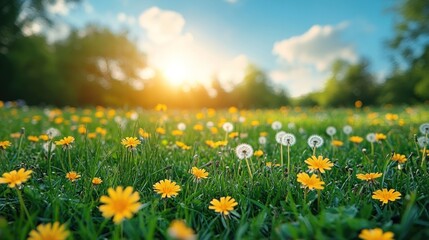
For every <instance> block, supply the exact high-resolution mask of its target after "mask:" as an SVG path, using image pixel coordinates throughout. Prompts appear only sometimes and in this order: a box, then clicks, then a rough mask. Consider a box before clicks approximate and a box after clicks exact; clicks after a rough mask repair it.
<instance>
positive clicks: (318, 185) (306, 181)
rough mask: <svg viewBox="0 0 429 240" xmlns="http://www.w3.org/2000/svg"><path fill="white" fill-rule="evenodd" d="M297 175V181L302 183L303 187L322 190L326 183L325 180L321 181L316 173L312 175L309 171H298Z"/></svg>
mask: <svg viewBox="0 0 429 240" xmlns="http://www.w3.org/2000/svg"><path fill="white" fill-rule="evenodd" d="M297 177H298V178H297V181H298V182H299V183H301V184H302V187H303V188H308V189H310V190H313V189H318V190H322V189H323V188H324V187H323V186H322V185H324V184H325V182H323V181H321V180H320V179H319V178H318V177H317V176H316V175H314V174H313V175H311V177H310V176H309V175H308V174H307V173H298V175H297Z"/></svg>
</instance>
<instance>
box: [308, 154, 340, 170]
mask: <svg viewBox="0 0 429 240" xmlns="http://www.w3.org/2000/svg"><path fill="white" fill-rule="evenodd" d="M305 163H307V164H308V168H309V169H310V172H314V171H319V172H321V173H325V170H331V167H332V166H334V164H333V163H331V162H330V161H329V158H323V157H322V156H319V157H317V158H316V156H311V157H310V158H308V159H307V160H305Z"/></svg>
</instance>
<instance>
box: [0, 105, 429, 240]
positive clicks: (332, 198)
mask: <svg viewBox="0 0 429 240" xmlns="http://www.w3.org/2000/svg"><path fill="white" fill-rule="evenodd" d="M49 111H51V113H53V111H52V109H41V108H5V107H3V108H0V141H3V140H9V141H11V142H12V146H11V147H9V148H7V149H6V150H3V151H2V150H0V174H2V173H5V172H10V171H12V170H18V169H19V168H21V167H23V168H25V169H31V170H33V174H32V175H31V178H30V179H29V181H27V182H25V183H24V184H23V187H22V188H21V189H20V192H21V193H22V196H23V200H24V204H25V206H26V208H27V209H28V211H29V215H30V216H27V215H26V214H25V213H24V212H22V208H21V207H20V202H19V199H18V195H17V190H16V189H11V188H8V187H7V185H6V184H1V185H0V239H26V238H27V237H28V233H29V232H30V231H31V230H32V229H35V227H36V226H37V225H39V224H40V223H48V222H54V221H59V222H60V223H65V224H66V226H67V228H68V229H69V230H70V232H71V236H70V237H69V238H70V239H104V238H113V239H115V238H116V239H118V238H120V236H121V235H122V236H123V237H124V238H127V239H152V238H156V239H165V238H169V236H168V233H167V229H168V227H169V224H170V223H171V221H172V220H174V219H183V220H185V221H186V224H187V225H188V226H189V227H192V228H193V229H194V231H195V232H196V234H198V239H219V238H220V239H233V238H235V239H264V238H273V239H357V238H358V235H359V233H360V231H361V230H362V229H372V228H376V227H378V228H382V229H383V230H384V231H391V232H393V233H394V234H395V239H427V238H429V230H428V227H429V213H428V210H427V209H429V197H428V194H429V180H428V179H429V178H428V177H429V175H428V170H427V164H424V165H423V167H422V166H421V161H422V153H421V152H420V150H421V148H420V147H419V146H417V145H416V142H415V137H416V136H417V137H418V136H422V134H421V133H420V132H419V126H420V125H421V124H422V123H425V122H429V110H428V108H427V106H416V107H410V108H405V107H389V108H380V109H370V108H365V109H338V110H329V111H328V110H321V109H281V110H253V111H239V112H238V113H229V112H228V111H217V112H216V114H215V115H214V116H209V115H208V114H207V110H201V111H179V110H167V111H166V112H155V111H148V110H131V111H134V112H136V113H137V114H138V118H137V119H135V120H132V119H130V117H129V116H130V114H129V113H130V112H129V111H128V114H127V110H124V109H122V110H121V109H116V112H115V114H114V115H111V116H108V109H98V110H96V109H95V108H94V109H73V108H66V109H62V110H61V111H58V112H57V115H55V116H54V115H51V116H48V115H49V114H48V113H49ZM97 112H98V113H97ZM200 112H201V113H203V115H204V117H203V118H201V119H199V117H197V113H200ZM101 113H103V116H100V114H101ZM387 113H394V114H397V115H398V119H397V120H392V121H389V120H386V118H385V115H386V114H387ZM37 116H38V117H37ZM84 116H87V117H89V118H90V120H91V122H89V123H84V124H83V125H84V126H85V127H86V128H87V130H88V132H95V129H96V127H102V128H105V129H106V130H107V134H106V135H105V136H104V137H102V136H100V135H99V134H98V135H97V137H96V138H95V139H89V138H88V137H87V136H86V135H81V134H79V133H78V131H77V128H78V127H79V125H81V124H82V122H81V121H80V120H79V119H82V117H84ZM240 116H242V117H244V118H245V121H244V122H240V121H239V117H240ZM39 118H40V119H39ZM60 118H61V119H62V120H63V121H62V122H61V123H55V121H58V120H61V119H60ZM77 118H79V119H77ZM119 118H120V119H119ZM254 120H257V121H259V125H258V126H252V125H251V122H252V121H254ZM276 120H277V121H280V122H281V123H282V124H283V127H282V130H284V131H286V132H290V133H293V134H294V135H295V136H296V139H297V142H296V144H295V145H293V146H292V147H291V148H290V156H291V169H286V167H285V166H281V167H271V168H269V167H266V163H267V162H273V163H280V162H281V160H280V145H279V144H277V143H276V141H275V134H276V131H274V130H273V129H272V128H271V125H270V123H271V122H272V121H276ZM121 121H126V124H125V125H124V126H123V127H121V126H120V124H118V122H121ZM208 121H212V122H213V123H214V126H215V127H217V128H218V133H217V134H212V133H211V131H210V129H208V128H207V127H204V129H203V131H196V130H193V126H194V125H195V124H198V123H201V124H203V125H204V126H206V123H207V122H208ZM221 121H229V122H232V123H233V124H234V131H238V132H239V133H240V134H241V138H240V137H238V138H235V139H228V144H227V146H226V147H219V148H215V149H213V148H210V147H209V146H207V145H206V143H205V141H206V140H213V141H220V140H224V138H225V132H224V131H223V130H222V127H221V126H220V125H219V126H218V123H220V122H221ZM179 122H183V123H185V124H186V126H187V129H186V130H185V131H184V135H182V136H173V135H172V134H171V132H172V130H174V129H176V126H177V124H178V123H179ZM289 123H294V124H295V127H294V128H291V129H289V128H288V124H289ZM344 125H350V126H352V127H353V133H352V134H351V135H356V136H361V137H363V138H364V139H365V136H366V135H367V134H368V133H371V132H377V133H384V134H385V135H386V136H387V139H386V140H385V141H382V142H380V143H375V144H374V152H372V151H371V144H370V143H369V142H368V141H366V140H364V141H363V142H362V143H360V144H353V143H351V142H349V141H348V136H347V135H346V134H344V133H343V131H342V128H343V126H344ZM328 126H334V127H335V128H336V129H337V133H336V134H335V135H334V139H337V140H341V141H343V142H344V145H343V146H342V147H339V148H334V147H332V146H331V144H330V142H331V138H330V137H329V136H328V135H327V134H326V133H325V130H326V128H327V127H328ZM51 127H54V128H57V129H58V130H59V131H60V132H61V136H59V137H56V138H54V139H53V141H57V140H59V139H60V138H62V137H65V136H74V137H75V138H76V141H75V142H74V144H73V148H71V149H70V150H69V152H67V151H63V150H62V149H61V147H57V148H56V149H55V150H54V151H53V153H52V154H47V153H46V152H45V151H44V150H43V148H42V144H43V141H40V142H38V143H31V142H30V141H29V140H28V139H27V137H28V136H30V135H36V136H38V135H40V134H42V133H44V132H45V131H46V130H47V129H48V128H51ZM157 127H163V128H164V129H165V130H166V134H165V135H160V134H157V133H156V128H157ZM21 128H24V129H25V135H22V136H21V137H20V138H12V137H11V133H15V132H20V131H21ZM139 128H142V129H144V130H145V131H146V132H149V133H150V134H151V137H150V138H148V139H145V140H142V144H140V145H139V146H138V147H137V149H136V150H135V151H131V152H130V151H128V150H127V149H125V147H124V146H122V145H121V144H120V142H121V139H123V138H125V137H138V136H139V131H138V130H139ZM262 132H266V134H267V136H266V137H267V143H266V144H265V145H261V144H259V142H258V138H259V136H260V134H261V133H262ZM312 134H318V135H320V136H322V137H323V138H324V144H323V146H322V147H320V148H318V149H316V155H323V156H324V157H327V158H329V159H330V160H331V161H332V162H333V163H334V167H333V168H332V170H328V171H327V172H326V173H324V174H322V178H323V181H324V182H325V188H324V189H323V190H321V191H320V196H318V191H310V192H309V193H308V194H307V195H306V196H304V190H303V189H302V188H301V186H300V184H299V183H298V182H297V180H296V175H297V173H299V172H304V171H307V170H308V168H307V165H306V164H305V163H304V161H305V160H306V159H307V158H309V157H311V155H312V153H313V150H312V149H311V148H310V147H309V146H308V145H307V139H308V137H309V136H310V135H312ZM176 141H182V142H184V143H185V144H187V145H189V146H191V149H190V150H182V149H180V148H178V147H177V146H176V144H175V142H176ZM20 142H21V143H20ZM241 143H247V144H250V145H251V146H252V147H253V149H254V150H258V149H260V150H263V151H264V155H263V156H262V157H252V158H251V162H252V163H253V165H252V168H253V178H250V176H249V173H248V171H247V168H246V163H245V161H244V160H242V162H240V161H239V160H238V158H237V156H236V155H235V151H234V149H235V147H236V146H237V145H239V144H241ZM363 148H365V149H367V151H366V154H365V153H363V151H362V149H363ZM283 151H284V162H285V163H286V162H287V151H286V147H284V149H283ZM392 152H395V153H401V154H404V155H406V156H407V157H408V159H407V162H406V163H405V164H404V165H403V169H402V170H399V169H398V167H397V163H396V162H393V161H391V160H390V157H391V154H392ZM68 153H70V160H71V165H72V166H71V167H70V166H69V165H70V164H69V156H68ZM194 166H196V167H200V168H201V167H203V168H204V169H206V170H207V171H208V172H209V178H207V179H203V180H202V181H201V182H199V183H196V182H195V181H194V180H193V178H192V175H191V174H190V173H189V170H190V169H191V168H192V167H194ZM49 169H50V170H49ZM70 170H74V171H76V172H78V173H79V174H80V175H81V178H80V179H79V180H78V181H76V182H70V181H69V180H68V179H66V177H65V175H66V173H67V172H68V171H70ZM367 172H381V173H383V176H382V177H381V178H379V179H377V180H376V183H375V184H367V183H365V182H362V181H361V180H358V179H357V178H356V174H357V173H367ZM93 177H100V178H101V179H102V180H103V183H102V184H101V185H98V186H93V185H92V183H91V180H92V178H93ZM163 179H171V180H173V181H175V182H176V183H177V184H179V185H180V186H181V188H182V190H181V191H180V193H179V195H178V196H176V197H175V198H171V199H161V198H160V196H159V195H157V194H156V193H155V192H154V191H153V184H155V183H156V182H158V181H160V180H163ZM116 186H124V187H125V186H132V187H133V188H134V189H135V190H136V191H138V193H139V195H140V202H141V203H142V204H143V205H142V208H141V209H140V210H139V211H138V213H137V214H135V215H134V216H133V217H132V218H131V219H129V220H125V221H124V222H123V223H122V229H119V228H120V227H119V226H116V225H115V224H114V223H113V221H112V220H111V219H105V218H103V217H102V215H101V213H100V211H99V209H98V207H99V206H100V201H99V199H100V197H101V196H102V195H106V194H107V189H108V188H109V187H116ZM382 188H388V189H391V188H393V189H395V190H397V191H399V192H400V193H401V194H402V196H401V199H399V200H396V201H394V202H389V203H388V204H386V205H382V204H381V202H380V201H378V200H374V199H372V198H371V196H372V192H374V191H375V190H377V189H382ZM222 196H232V197H233V198H234V199H235V200H236V201H237V202H238V206H237V207H236V208H235V210H234V211H233V212H232V213H231V214H230V216H229V217H226V218H225V217H222V216H221V215H219V214H218V213H215V212H214V211H212V210H210V209H208V206H209V205H210V201H211V200H212V199H214V198H216V199H219V198H220V197H222ZM304 199H305V200H304Z"/></svg>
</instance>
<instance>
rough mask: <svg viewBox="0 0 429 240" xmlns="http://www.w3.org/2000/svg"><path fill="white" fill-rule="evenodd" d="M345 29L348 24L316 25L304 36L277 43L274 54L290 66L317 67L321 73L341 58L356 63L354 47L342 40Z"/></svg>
mask: <svg viewBox="0 0 429 240" xmlns="http://www.w3.org/2000/svg"><path fill="white" fill-rule="evenodd" d="M345 28H347V23H341V24H338V25H336V26H330V25H326V26H320V25H314V26H312V27H311V28H310V29H309V30H308V31H307V32H305V33H304V34H302V35H299V36H294V37H291V38H288V39H284V40H281V41H278V42H276V43H275V44H274V47H273V50H272V51H273V54H275V55H277V56H278V57H279V58H280V59H281V60H284V61H285V62H286V63H288V64H293V65H310V66H315V67H317V69H318V70H319V71H325V70H327V69H328V68H329V66H330V64H331V63H332V62H333V61H334V60H336V59H339V58H341V59H344V60H348V61H351V62H354V61H356V60H357V55H356V52H355V50H354V48H353V45H351V44H350V43H346V42H344V41H342V40H341V32H342V31H343V30H344V29H345Z"/></svg>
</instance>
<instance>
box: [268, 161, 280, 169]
mask: <svg viewBox="0 0 429 240" xmlns="http://www.w3.org/2000/svg"><path fill="white" fill-rule="evenodd" d="M265 166H266V167H268V168H272V167H280V166H281V165H280V164H278V163H275V164H273V163H272V162H266V163H265Z"/></svg>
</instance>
